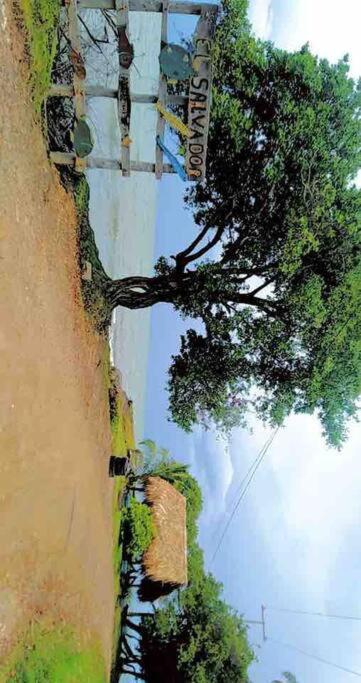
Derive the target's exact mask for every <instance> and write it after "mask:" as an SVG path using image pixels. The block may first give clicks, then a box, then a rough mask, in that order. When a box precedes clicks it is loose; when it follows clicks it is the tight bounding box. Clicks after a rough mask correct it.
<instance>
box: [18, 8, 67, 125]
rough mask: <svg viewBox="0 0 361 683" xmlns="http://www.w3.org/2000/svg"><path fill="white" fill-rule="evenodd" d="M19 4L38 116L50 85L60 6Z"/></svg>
mask: <svg viewBox="0 0 361 683" xmlns="http://www.w3.org/2000/svg"><path fill="white" fill-rule="evenodd" d="M19 4H20V10H21V14H22V19H23V22H24V26H25V29H26V38H27V40H26V42H27V49H28V56H29V71H30V86H31V91H32V96H33V100H34V108H35V112H36V114H37V115H38V116H39V115H40V113H41V108H42V105H43V102H44V99H45V97H46V95H47V93H48V91H49V86H50V82H51V70H52V65H53V61H54V57H55V54H56V45H57V27H58V22H59V13H60V3H59V2H58V0H19Z"/></svg>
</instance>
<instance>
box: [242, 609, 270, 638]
mask: <svg viewBox="0 0 361 683" xmlns="http://www.w3.org/2000/svg"><path fill="white" fill-rule="evenodd" d="M265 611H266V608H265V606H264V605H261V619H244V621H245V622H246V624H259V625H260V626H262V636H263V642H266V640H267V636H266V622H265Z"/></svg>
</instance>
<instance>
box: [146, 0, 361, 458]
mask: <svg viewBox="0 0 361 683" xmlns="http://www.w3.org/2000/svg"><path fill="white" fill-rule="evenodd" d="M245 11H246V3H244V2H241V1H239V0H226V1H225V2H224V3H223V8H222V13H221V20H220V23H219V26H218V29H217V34H216V43H215V48H214V62H215V75H214V92H213V106H212V111H211V122H210V132H209V140H208V154H207V178H206V181H205V182H203V183H201V184H198V185H196V186H195V187H194V189H193V190H192V191H191V192H190V193H189V194H188V196H187V201H188V203H189V204H190V205H191V206H192V207H193V209H194V213H195V220H196V223H197V224H198V225H199V226H200V232H199V234H200V235H202V234H203V235H204V238H203V241H201V240H199V242H197V241H196V244H195V246H193V247H189V248H188V249H186V250H184V252H180V253H179V254H178V255H177V256H176V257H175V261H176V262H175V265H173V264H172V262H168V261H166V260H165V259H160V261H159V262H158V265H157V272H158V274H159V277H164V278H166V277H167V278H168V279H169V280H171V281H176V282H177V281H178V280H177V278H178V279H179V280H180V281H181V282H182V287H179V288H178V290H177V292H176V295H175V300H174V305H175V307H176V308H177V309H178V310H179V311H180V313H181V314H182V315H183V316H191V317H193V318H196V319H199V318H200V319H201V320H202V322H203V330H202V332H201V333H200V332H196V331H195V330H189V331H188V332H187V333H186V334H185V335H184V336H183V337H182V341H181V349H180V352H179V354H178V355H177V356H175V357H174V358H173V363H172V366H171V369H170V379H169V389H170V411H171V414H172V417H173V419H174V420H175V422H176V423H177V424H179V425H180V426H181V427H183V428H184V429H185V430H188V431H189V430H191V429H192V428H193V426H194V425H195V424H196V423H201V424H203V425H205V426H208V425H209V423H210V422H213V423H215V424H216V426H217V427H218V428H220V429H224V430H226V431H229V429H231V428H232V427H234V426H236V425H243V424H244V422H245V419H246V415H247V411H248V409H252V410H253V411H255V412H256V413H257V414H258V415H259V416H260V417H261V418H262V419H263V420H265V421H268V422H269V423H271V424H273V425H278V424H281V423H282V422H283V420H284V419H285V417H286V416H287V415H288V414H289V413H290V412H291V411H295V412H300V413H316V414H317V415H318V416H319V418H320V420H321V423H322V425H323V429H324V434H325V436H326V439H327V441H328V443H329V444H330V445H332V446H337V447H339V446H340V445H341V444H342V442H343V441H344V440H345V438H346V435H347V423H348V420H349V418H350V417H355V415H356V410H357V398H358V396H359V395H360V393H361V260H360V254H361V250H360V246H361V245H360V242H361V222H360V218H361V191H360V190H359V189H357V188H356V186H355V183H354V181H355V177H356V174H357V171H358V169H359V167H360V139H361V122H360V105H361V88H360V84H355V83H354V82H353V80H352V79H351V78H350V77H349V73H348V70H349V66H348V62H347V58H344V59H341V60H340V61H339V62H338V63H337V64H334V65H331V64H329V63H328V62H327V60H320V59H318V58H317V57H315V56H314V55H312V54H311V53H310V51H309V49H308V46H304V47H303V48H302V49H301V50H299V51H297V52H294V53H287V52H285V51H283V50H279V49H277V48H275V47H274V46H273V45H272V44H271V43H268V42H262V41H259V40H257V39H255V38H254V37H253V36H252V35H251V34H250V31H249V25H248V23H247V21H246V18H245V16H246V15H245ZM207 240H208V244H211V245H214V246H216V245H217V249H216V250H213V251H212V250H208V248H207V243H206V245H205V246H203V248H200V247H201V245H204V243H205V242H207ZM202 257H203V260H202ZM190 264H192V267H191V266H190Z"/></svg>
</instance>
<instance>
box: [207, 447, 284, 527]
mask: <svg viewBox="0 0 361 683" xmlns="http://www.w3.org/2000/svg"><path fill="white" fill-rule="evenodd" d="M271 437H272V435H271V436H269V437H268V439H266V441H265V443H264V444H263V446H262V448H261V450H260V451H258V453H257V456H256V457H255V459H254V460H253V462H252V463H251V465H250V466H249V468H248V470H247V472H246V474H245V475H244V477H243V479H242V480H241V483H240V484H239V486H238V487H237V490H236V492H235V494H234V495H233V498H232V500H231V501H230V502H229V506H230V507H233V505H234V504H235V503H236V501H237V500H238V496H239V495H240V493H241V491H242V489H243V486H244V484H245V483H246V481H247V479H248V477H249V476H250V474H251V472H252V470H253V469H254V467H255V466H256V464H257V462H258V460H259V459H260V457H261V456H262V453H263V451H264V449H265V448H267V445H268V443H269V441H270V439H271ZM221 527H222V520H221V521H220V522H219V524H218V526H217V527H216V529H215V531H214V533H213V536H212V537H213V538H215V537H216V536H217V535H218V532H219V531H220V528H221Z"/></svg>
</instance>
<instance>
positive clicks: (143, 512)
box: [122, 498, 154, 562]
mask: <svg viewBox="0 0 361 683" xmlns="http://www.w3.org/2000/svg"><path fill="white" fill-rule="evenodd" d="M122 524H123V534H124V541H125V546H126V553H127V555H128V556H129V558H130V559H131V560H132V561H133V562H139V560H140V559H141V556H142V555H143V553H144V552H145V551H146V550H147V548H148V546H149V544H150V542H151V541H152V539H153V538H154V525H153V521H152V516H151V512H150V510H149V507H148V506H147V505H145V504H144V503H140V502H139V501H138V500H136V499H135V498H132V499H131V501H130V505H129V507H128V508H127V509H126V510H124V513H123V520H122Z"/></svg>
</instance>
